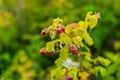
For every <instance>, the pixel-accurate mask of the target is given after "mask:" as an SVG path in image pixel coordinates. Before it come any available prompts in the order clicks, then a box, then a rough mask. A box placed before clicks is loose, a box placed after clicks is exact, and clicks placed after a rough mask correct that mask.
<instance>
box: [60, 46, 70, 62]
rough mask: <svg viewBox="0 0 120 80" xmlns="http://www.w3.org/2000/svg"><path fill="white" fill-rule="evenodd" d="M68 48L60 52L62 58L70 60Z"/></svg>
mask: <svg viewBox="0 0 120 80" xmlns="http://www.w3.org/2000/svg"><path fill="white" fill-rule="evenodd" d="M68 56H69V55H68V48H62V49H61V50H60V58H61V59H63V60H66V59H67V58H68Z"/></svg>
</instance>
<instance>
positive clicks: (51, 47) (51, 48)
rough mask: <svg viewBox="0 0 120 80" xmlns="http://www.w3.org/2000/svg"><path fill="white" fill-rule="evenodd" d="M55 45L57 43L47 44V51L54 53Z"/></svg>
mask: <svg viewBox="0 0 120 80" xmlns="http://www.w3.org/2000/svg"><path fill="white" fill-rule="evenodd" d="M54 43H55V41H52V42H47V43H46V51H47V52H52V51H53V50H54Z"/></svg>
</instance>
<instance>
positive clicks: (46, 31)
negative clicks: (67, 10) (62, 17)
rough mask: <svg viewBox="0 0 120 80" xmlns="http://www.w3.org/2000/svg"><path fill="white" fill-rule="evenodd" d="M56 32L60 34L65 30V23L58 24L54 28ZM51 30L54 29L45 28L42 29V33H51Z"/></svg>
mask: <svg viewBox="0 0 120 80" xmlns="http://www.w3.org/2000/svg"><path fill="white" fill-rule="evenodd" d="M54 30H55V32H56V34H60V33H62V32H65V27H64V26H63V25H60V24H58V25H56V26H55V28H54ZM51 31H53V30H52V29H50V28H44V29H43V30H42V31H41V35H45V34H46V33H50V32H51Z"/></svg>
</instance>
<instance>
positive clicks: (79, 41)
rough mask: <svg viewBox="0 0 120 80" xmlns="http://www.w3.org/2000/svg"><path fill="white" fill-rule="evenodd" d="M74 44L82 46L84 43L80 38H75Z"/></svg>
mask: <svg viewBox="0 0 120 80" xmlns="http://www.w3.org/2000/svg"><path fill="white" fill-rule="evenodd" d="M73 42H74V43H75V44H76V45H78V46H80V44H81V42H82V38H81V37H79V36H77V37H74V38H73Z"/></svg>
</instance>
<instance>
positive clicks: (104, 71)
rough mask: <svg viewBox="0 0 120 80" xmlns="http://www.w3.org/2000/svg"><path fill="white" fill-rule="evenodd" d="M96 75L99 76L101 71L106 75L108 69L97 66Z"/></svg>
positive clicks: (102, 74)
mask: <svg viewBox="0 0 120 80" xmlns="http://www.w3.org/2000/svg"><path fill="white" fill-rule="evenodd" d="M94 72H95V75H96V76H98V75H99V72H100V75H101V76H102V77H105V76H106V75H107V70H106V69H105V68H104V67H101V66H97V67H95V68H94Z"/></svg>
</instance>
